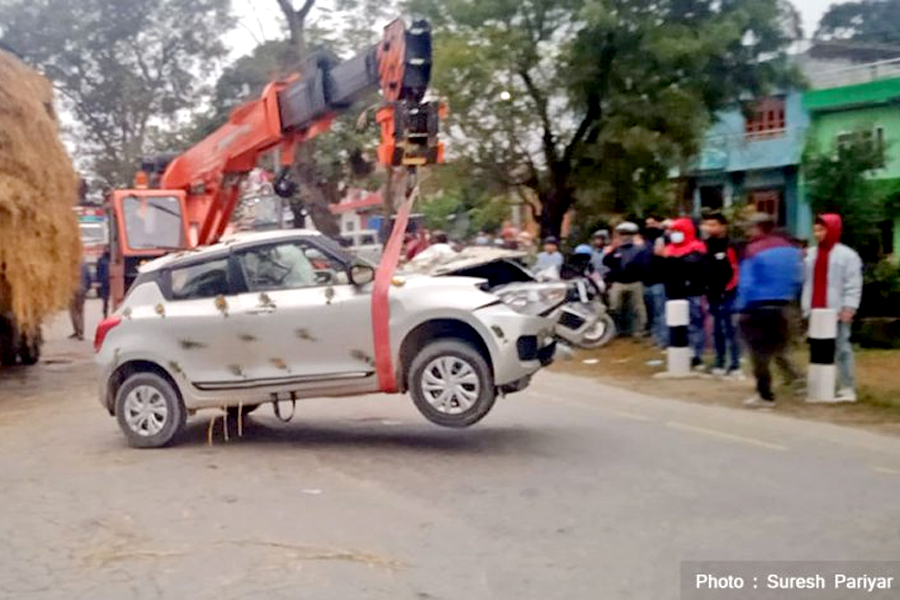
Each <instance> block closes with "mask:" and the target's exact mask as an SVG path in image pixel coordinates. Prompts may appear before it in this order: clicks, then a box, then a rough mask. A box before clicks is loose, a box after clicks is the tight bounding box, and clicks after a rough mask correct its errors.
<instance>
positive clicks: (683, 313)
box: [666, 300, 691, 377]
mask: <svg viewBox="0 0 900 600" xmlns="http://www.w3.org/2000/svg"><path fill="white" fill-rule="evenodd" d="M690 320H691V310H690V305H689V304H688V301H687V300H669V301H668V302H666V325H668V327H669V348H668V350H667V353H666V354H667V361H666V362H667V365H666V368H667V375H668V376H669V377H687V376H688V375H690V374H691V348H690V344H689V341H690V340H689V335H688V325H689V324H690Z"/></svg>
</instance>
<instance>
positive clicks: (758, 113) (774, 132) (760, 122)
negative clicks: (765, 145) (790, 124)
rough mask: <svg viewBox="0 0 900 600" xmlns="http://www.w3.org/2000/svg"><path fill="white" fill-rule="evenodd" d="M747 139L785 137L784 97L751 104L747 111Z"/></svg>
mask: <svg viewBox="0 0 900 600" xmlns="http://www.w3.org/2000/svg"><path fill="white" fill-rule="evenodd" d="M746 113H747V114H746V124H745V132H746V134H747V138H748V139H750V138H753V139H759V138H768V137H777V136H780V135H784V130H785V127H786V121H785V102H784V96H771V97H769V98H763V99H761V100H757V101H756V102H754V103H752V104H750V105H749V106H748V107H747V111H746Z"/></svg>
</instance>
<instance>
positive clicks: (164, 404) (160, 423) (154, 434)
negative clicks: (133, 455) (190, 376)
mask: <svg viewBox="0 0 900 600" xmlns="http://www.w3.org/2000/svg"><path fill="white" fill-rule="evenodd" d="M186 418H187V416H186V411H185V409H184V404H183V403H182V401H181V398H180V397H179V395H178V392H176V391H175V388H173V387H172V384H170V383H169V382H168V381H166V380H165V379H164V378H162V377H160V376H159V375H157V374H156V373H147V372H144V373H135V374H134V375H131V376H130V377H128V379H126V380H125V382H124V383H123V384H122V385H121V387H119V391H118V392H117V393H116V420H117V421H118V422H119V427H120V428H121V429H122V432H123V433H124V434H125V437H126V438H128V443H129V444H131V445H132V446H134V447H135V448H160V447H162V446H165V445H167V444H169V443H170V442H171V441H172V439H173V438H174V437H175V436H176V435H177V434H178V433H179V432H180V431H181V429H182V428H183V427H184V423H185V420H186Z"/></svg>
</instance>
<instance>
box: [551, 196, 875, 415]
mask: <svg viewBox="0 0 900 600" xmlns="http://www.w3.org/2000/svg"><path fill="white" fill-rule="evenodd" d="M729 225H730V224H729V222H728V219H727V218H726V217H725V216H724V215H723V214H722V213H720V212H710V213H707V214H705V215H704V216H703V218H702V219H701V220H700V232H701V233H700V235H698V231H697V227H696V225H695V223H694V221H693V220H692V219H690V218H677V219H671V220H665V221H663V220H661V219H658V218H656V217H649V218H647V219H646V221H645V223H644V227H643V228H641V227H639V226H638V225H637V224H636V223H633V222H630V221H626V222H624V223H620V224H619V225H618V226H617V227H616V228H615V230H614V231H613V233H612V235H610V233H609V232H608V231H607V230H600V231H597V232H596V233H594V235H593V238H592V247H591V248H590V252H591V253H592V257H591V263H592V266H593V271H594V274H595V276H596V277H599V278H602V279H603V280H604V281H605V282H606V284H607V286H608V290H609V304H610V310H611V311H612V312H613V313H614V314H615V315H616V317H617V319H618V322H619V324H620V327H621V328H622V331H623V333H624V334H625V335H629V334H630V335H633V336H637V337H641V336H647V337H649V338H651V339H652V340H653V342H654V343H655V344H656V345H658V346H659V347H660V348H665V347H667V346H668V339H667V337H668V327H667V325H666V322H665V319H666V317H665V304H666V301H667V300H686V301H687V302H688V305H689V314H690V320H689V326H688V332H689V344H690V347H691V349H692V353H693V357H692V368H694V369H696V370H702V371H710V372H712V373H713V374H715V375H719V376H724V377H735V378H743V377H744V375H743V371H742V369H741V351H742V348H744V347H745V348H746V349H747V351H748V352H749V354H750V358H751V362H752V366H753V374H754V376H755V378H756V383H757V396H756V397H754V398H752V399H751V400H749V401H748V402H747V405H748V406H750V407H766V406H774V404H775V396H774V392H773V387H772V375H771V364H772V363H773V362H774V363H775V365H776V366H777V367H779V368H780V369H781V370H782V371H783V372H784V375H785V378H786V379H787V380H788V381H789V382H792V383H793V382H796V383H798V384H799V383H800V382H801V379H800V374H799V373H798V371H797V369H796V368H795V367H794V366H793V364H792V363H791V360H790V356H789V349H790V347H791V340H792V338H793V337H796V334H797V329H798V328H797V327H796V323H797V322H798V321H799V318H800V314H798V308H800V309H802V315H803V316H808V315H809V313H810V311H811V310H812V309H813V308H830V309H833V310H834V311H835V312H836V314H837V316H838V320H839V322H838V336H837V340H836V352H835V362H836V364H837V367H838V390H837V399H839V400H844V401H855V400H856V381H855V378H854V361H853V349H852V346H851V344H850V332H851V326H852V322H853V319H854V316H855V314H856V311H857V309H858V308H859V305H860V301H861V297H862V261H861V260H860V257H859V255H858V254H857V253H856V252H855V251H854V250H852V249H851V248H849V247H847V246H845V245H843V244H841V243H840V238H841V229H842V223H841V218H840V216H838V215H835V214H825V215H822V216H820V217H819V218H817V219H816V221H815V226H814V231H813V234H814V236H815V239H816V242H817V244H816V246H815V247H813V248H811V249H809V250H808V251H807V250H804V249H803V248H802V245H801V244H800V243H798V242H797V241H796V240H793V239H791V238H790V237H788V236H787V235H786V234H784V233H783V232H781V231H780V230H779V229H778V228H777V227H776V224H775V221H774V219H773V217H772V216H771V215H768V214H757V215H754V216H753V218H752V219H751V220H750V223H749V228H748V232H747V233H748V236H747V237H748V239H746V240H740V241H736V240H734V239H732V237H731V235H730V231H729V229H730V227H729ZM554 241H555V240H554ZM710 334H711V335H710ZM710 342H711V344H710ZM708 346H712V349H713V361H712V364H710V365H707V364H706V363H705V362H704V359H705V351H706V348H707V347H708Z"/></svg>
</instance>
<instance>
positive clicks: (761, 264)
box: [738, 213, 803, 408]
mask: <svg viewBox="0 0 900 600" xmlns="http://www.w3.org/2000/svg"><path fill="white" fill-rule="evenodd" d="M774 229H775V221H774V219H773V218H772V216H771V215H768V214H763V213H760V214H757V215H754V217H753V219H752V227H751V231H750V235H751V241H750V244H749V245H748V246H747V250H746V254H745V257H744V261H743V262H742V263H741V266H740V279H739V281H738V306H739V308H740V311H741V332H742V333H743V336H744V341H745V342H746V343H747V346H748V347H749V350H750V356H751V358H752V360H753V374H754V376H755V377H756V390H757V393H758V395H757V396H756V397H754V398H751V399H750V400H748V401H747V402H745V403H744V405H745V406H747V407H748V408H766V407H774V406H775V395H774V393H773V392H772V373H771V371H770V369H769V365H770V363H771V362H772V360H773V359H774V360H775V363H776V364H777V365H778V366H779V367H780V368H781V369H782V370H783V371H784V373H785V376H786V377H787V378H788V379H789V380H791V381H793V380H796V379H797V378H798V375H797V371H796V369H795V368H794V367H793V365H792V364H791V362H790V359H789V358H788V356H787V352H786V351H787V349H788V340H789V337H790V318H789V313H788V310H789V307H790V306H791V304H792V303H794V302H796V301H797V298H798V297H799V295H800V291H801V289H802V287H803V253H802V252H801V251H800V249H799V248H797V247H796V246H794V245H793V244H792V243H791V242H790V241H788V240H787V239H786V238H784V237H782V236H779V235H775V234H774Z"/></svg>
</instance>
